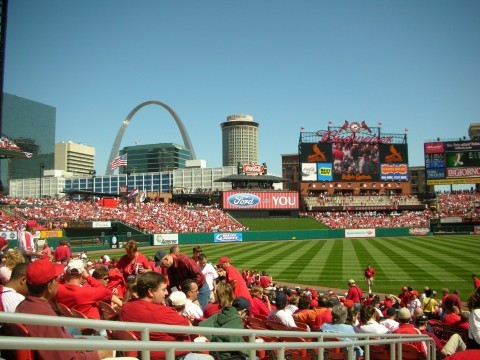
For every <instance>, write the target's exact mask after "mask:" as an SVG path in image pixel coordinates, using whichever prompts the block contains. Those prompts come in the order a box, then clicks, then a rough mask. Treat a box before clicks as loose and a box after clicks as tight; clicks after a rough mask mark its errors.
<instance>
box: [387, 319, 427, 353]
mask: <svg viewBox="0 0 480 360" xmlns="http://www.w3.org/2000/svg"><path fill="white" fill-rule="evenodd" d="M393 333H394V334H414V335H418V334H421V332H420V330H418V329H417V328H416V327H415V326H413V325H412V324H402V323H400V326H399V327H398V329H397V330H395V331H394V332H393ZM407 344H410V345H412V346H414V347H415V348H416V349H417V350H418V351H421V352H423V354H424V355H425V356H427V345H426V344H425V342H423V341H417V342H410V343H407Z"/></svg>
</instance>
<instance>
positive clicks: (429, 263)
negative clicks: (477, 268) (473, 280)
mask: <svg viewBox="0 0 480 360" xmlns="http://www.w3.org/2000/svg"><path fill="white" fill-rule="evenodd" d="M396 245H397V247H398V248H399V249H401V250H403V251H411V252H412V253H411V257H412V258H413V259H416V263H417V264H421V265H423V266H424V267H425V268H428V271H429V273H430V275H432V277H434V278H435V279H436V280H442V279H443V277H444V276H445V268H448V269H450V271H451V273H453V274H455V275H457V276H458V278H459V279H461V278H463V277H464V275H462V274H463V273H465V271H466V269H465V268H463V267H461V266H458V265H457V262H456V263H453V262H451V261H449V259H450V255H449V254H445V253H447V251H445V253H444V252H440V251H435V250H433V249H431V248H430V246H428V249H427V248H426V247H425V246H423V247H422V246H418V245H417V244H415V243H412V242H410V243H409V242H406V241H402V242H398V241H397V242H396ZM462 260H463V259H462ZM417 273H418V272H417Z"/></svg>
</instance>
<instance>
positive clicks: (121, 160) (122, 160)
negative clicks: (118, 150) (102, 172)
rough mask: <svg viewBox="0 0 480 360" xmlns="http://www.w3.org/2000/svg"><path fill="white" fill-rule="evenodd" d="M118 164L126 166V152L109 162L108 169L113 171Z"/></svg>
mask: <svg viewBox="0 0 480 360" xmlns="http://www.w3.org/2000/svg"><path fill="white" fill-rule="evenodd" d="M120 166H127V154H123V155H122V156H120V155H119V156H117V157H116V158H115V159H113V160H112V162H111V163H110V170H112V171H113V170H115V169H116V168H119V167H120Z"/></svg>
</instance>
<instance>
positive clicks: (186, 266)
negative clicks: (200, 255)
mask: <svg viewBox="0 0 480 360" xmlns="http://www.w3.org/2000/svg"><path fill="white" fill-rule="evenodd" d="M167 274H168V281H169V283H170V284H169V286H170V287H177V289H178V290H181V288H182V283H183V282H184V281H185V280H188V279H193V280H195V283H196V284H197V286H198V288H201V287H202V285H203V284H205V282H206V280H205V275H203V273H202V270H200V268H199V267H198V265H197V264H196V263H195V262H193V261H190V258H188V257H183V256H177V257H173V265H172V266H170V267H169V268H168V269H167Z"/></svg>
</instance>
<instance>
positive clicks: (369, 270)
mask: <svg viewBox="0 0 480 360" xmlns="http://www.w3.org/2000/svg"><path fill="white" fill-rule="evenodd" d="M364 274H365V281H366V282H367V285H368V293H369V294H371V293H372V288H373V282H374V281H375V269H374V268H373V267H371V266H370V265H367V267H366V268H365V271H364Z"/></svg>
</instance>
